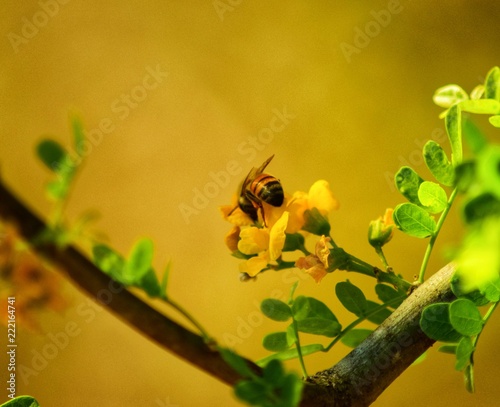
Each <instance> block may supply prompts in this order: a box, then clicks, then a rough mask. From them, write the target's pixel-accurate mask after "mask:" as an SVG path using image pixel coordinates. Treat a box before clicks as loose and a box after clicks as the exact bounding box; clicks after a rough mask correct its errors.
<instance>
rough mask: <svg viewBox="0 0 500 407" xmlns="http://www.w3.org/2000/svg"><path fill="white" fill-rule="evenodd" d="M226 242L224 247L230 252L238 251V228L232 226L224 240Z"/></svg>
mask: <svg viewBox="0 0 500 407" xmlns="http://www.w3.org/2000/svg"><path fill="white" fill-rule="evenodd" d="M224 240H225V242H226V246H227V247H228V248H229V250H231V252H235V251H236V250H238V241H239V240H240V227H239V226H234V227H233V228H232V229H231V230H230V231H229V233H228V234H227V235H226V237H225V238H224Z"/></svg>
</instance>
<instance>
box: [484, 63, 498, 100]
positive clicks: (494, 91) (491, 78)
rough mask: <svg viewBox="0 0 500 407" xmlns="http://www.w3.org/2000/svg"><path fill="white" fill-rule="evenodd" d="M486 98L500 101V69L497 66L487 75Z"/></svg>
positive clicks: (485, 83) (485, 84)
mask: <svg viewBox="0 0 500 407" xmlns="http://www.w3.org/2000/svg"><path fill="white" fill-rule="evenodd" d="M484 88H485V89H484V97H485V98H487V99H495V100H498V101H500V68H498V66H495V67H493V68H491V70H490V71H489V72H488V74H487V75H486V79H485V81H484Z"/></svg>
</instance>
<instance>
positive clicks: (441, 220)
mask: <svg viewBox="0 0 500 407" xmlns="http://www.w3.org/2000/svg"><path fill="white" fill-rule="evenodd" d="M457 193H458V189H457V188H455V189H454V190H453V192H452V193H451V195H450V198H449V199H448V203H447V205H446V208H445V210H444V211H443V213H442V214H441V216H440V217H439V220H438V222H437V225H436V231H435V232H434V234H433V235H432V236H431V238H430V240H429V244H428V245H427V249H426V250H425V254H424V258H423V260H422V265H421V266H420V273H419V275H418V282H419V283H420V284H422V283H423V282H424V277H425V270H426V269H427V264H428V263H429V259H430V257H431V253H432V249H433V248H434V243H435V242H436V239H437V237H438V235H439V232H440V231H441V228H442V226H443V223H444V221H445V219H446V216H447V215H448V212H449V211H450V209H451V206H452V204H453V201H454V200H455V197H456V196H457Z"/></svg>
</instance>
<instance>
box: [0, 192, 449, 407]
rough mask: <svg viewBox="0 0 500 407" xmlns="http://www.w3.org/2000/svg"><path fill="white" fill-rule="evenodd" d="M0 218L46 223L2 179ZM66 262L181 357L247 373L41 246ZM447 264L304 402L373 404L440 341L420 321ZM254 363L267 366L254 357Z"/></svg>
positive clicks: (83, 263) (23, 226)
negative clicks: (428, 349)
mask: <svg viewBox="0 0 500 407" xmlns="http://www.w3.org/2000/svg"><path fill="white" fill-rule="evenodd" d="M0 217H2V218H3V219H5V220H6V221H9V222H12V223H14V224H16V225H17V227H18V229H19V231H20V233H21V235H22V236H23V237H24V238H25V239H26V240H28V241H31V240H33V239H34V238H35V237H37V236H38V235H39V233H40V232H41V231H43V230H44V228H45V227H46V225H45V224H44V222H43V221H41V220H40V219H39V218H38V217H37V216H36V215H34V213H33V212H32V211H31V210H29V209H28V208H27V207H26V206H24V205H23V204H22V203H21V202H20V201H19V200H18V199H17V198H16V197H15V196H14V195H13V194H12V193H11V192H10V191H9V190H8V189H7V188H6V187H5V186H4V185H3V183H2V182H0ZM34 249H35V250H36V251H37V252H38V253H39V254H40V255H42V256H44V257H45V258H47V259H48V260H50V261H51V262H52V263H54V264H55V265H57V266H59V267H60V268H61V269H63V270H64V271H65V273H66V275H67V277H68V278H69V279H70V280H72V281H73V282H74V283H75V285H76V286H77V287H79V288H80V289H81V290H82V291H84V292H85V293H86V294H88V295H90V296H91V297H92V298H94V299H95V300H96V301H98V302H99V303H101V304H102V305H103V306H105V307H106V308H107V309H109V310H110V311H111V312H113V313H115V314H116V315H117V316H118V317H119V318H120V319H121V320H123V321H125V322H126V323H128V324H129V325H131V326H132V327H133V328H134V329H136V330H138V331H139V332H141V333H142V334H143V335H144V336H146V337H148V338H149V339H151V340H152V341H154V342H156V343H157V344H158V345H160V346H161V347H163V348H165V349H167V350H169V351H170V352H172V353H174V354H175V355H176V356H179V357H181V358H182V359H184V360H186V361H188V362H190V363H191V364H193V365H194V366H196V367H197V368H199V369H201V370H204V371H205V372H207V373H209V374H210V375H212V376H214V377H215V378H217V379H219V380H221V381H222V382H224V383H227V384H229V385H234V384H235V383H236V382H237V381H238V380H240V376H239V375H238V374H237V373H236V372H235V371H234V370H233V369H232V368H230V367H229V366H228V365H227V364H226V363H225V362H224V361H223V359H222V358H221V356H220V354H219V353H218V352H217V351H215V350H213V349H211V348H210V347H209V346H207V345H206V344H205V343H204V341H203V340H202V338H201V337H200V336H198V335H196V334H194V333H192V332H191V331H189V330H187V329H185V328H184V327H182V326H180V325H179V324H177V323H175V322H174V321H172V320H170V319H169V318H167V317H166V316H164V315H162V314H160V313H159V312H158V311H156V310H155V309H153V308H152V307H151V306H149V305H148V304H146V303H144V302H143V301H142V300H140V299H139V298H137V297H136V296H134V295H133V294H131V293H130V292H129V291H127V290H126V289H125V288H124V287H122V286H119V285H118V284H117V283H116V282H113V281H112V280H111V279H110V278H109V277H108V276H106V275H105V274H104V273H102V272H101V271H100V270H99V269H98V268H96V267H95V266H94V264H93V263H92V262H90V261H89V260H88V259H87V258H86V257H85V256H83V255H82V254H81V253H80V252H79V251H78V250H77V249H75V248H74V247H71V246H69V247H66V248H64V249H57V248H56V247H54V246H50V245H43V246H36V247H35V248H34ZM453 271H454V266H453V265H448V266H446V267H444V268H443V269H442V270H440V271H439V272H437V273H436V274H435V275H434V276H432V277H431V278H430V279H429V280H428V281H427V282H425V283H424V284H422V285H421V286H420V287H419V288H418V289H416V290H415V291H414V292H413V293H412V294H411V295H410V297H409V298H408V299H407V300H406V301H405V302H404V303H403V304H402V305H401V306H400V307H399V308H398V309H397V310H396V311H395V312H394V313H393V314H392V315H391V316H390V317H389V318H388V319H387V320H386V321H384V323H382V324H381V325H380V326H379V327H378V328H377V329H376V330H375V331H374V332H373V333H372V335H370V336H369V337H368V338H367V339H366V340H365V341H364V342H363V343H362V344H361V345H360V346H358V347H357V348H356V349H354V350H353V351H352V352H351V353H349V354H348V355H347V356H346V357H345V358H344V359H342V360H341V361H340V362H339V363H337V364H336V365H335V366H333V367H331V368H329V369H327V370H324V371H321V372H318V373H316V374H315V375H314V376H311V377H309V378H307V383H306V386H305V388H304V394H303V400H302V402H301V406H302V407H310V406H336V407H344V406H368V405H370V404H371V403H372V402H373V401H374V400H375V399H376V398H377V397H378V396H379V395H380V394H381V393H382V392H383V391H384V390H385V389H386V388H387V386H389V385H390V384H391V383H392V382H393V381H394V380H395V379H396V378H397V377H398V376H399V375H400V374H401V373H402V372H403V371H404V370H405V369H406V368H407V367H408V366H410V365H411V364H412V363H413V361H414V360H415V359H417V358H418V357H419V356H420V355H421V354H422V353H423V352H424V351H425V350H426V349H427V348H429V347H430V346H431V345H432V344H433V343H434V341H433V340H431V339H429V338H427V336H426V335H425V334H424V333H423V332H422V330H421V329H420V326H419V320H420V315H421V312H422V310H423V308H424V307H425V306H426V305H429V304H432V303H435V302H443V301H450V300H452V299H453V293H452V292H451V289H450V284H449V282H450V277H451V275H452V273H453ZM248 363H249V364H250V365H251V366H252V367H253V368H254V370H255V371H256V372H260V368H258V367H257V366H256V365H255V364H253V363H252V362H251V361H248Z"/></svg>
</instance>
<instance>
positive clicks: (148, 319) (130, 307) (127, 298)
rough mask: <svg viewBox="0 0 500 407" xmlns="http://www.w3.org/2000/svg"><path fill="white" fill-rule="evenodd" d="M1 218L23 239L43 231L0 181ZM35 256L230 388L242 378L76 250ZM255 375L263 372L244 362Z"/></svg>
mask: <svg viewBox="0 0 500 407" xmlns="http://www.w3.org/2000/svg"><path fill="white" fill-rule="evenodd" d="M0 217H2V218H3V219H5V220H6V221H8V222H12V223H13V224H14V225H16V226H17V229H18V231H19V233H20V234H21V235H22V236H23V237H24V239H26V240H27V241H33V240H34V239H35V238H36V237H38V236H39V235H40V233H41V232H42V231H43V230H45V228H46V225H45V223H44V222H43V221H42V220H41V219H40V218H39V217H37V216H36V215H35V214H34V213H33V212H32V211H31V210H29V209H28V208H27V207H26V206H25V205H24V204H23V203H22V202H20V201H19V200H18V199H17V198H16V197H15V196H14V195H13V194H12V193H11V192H10V191H9V190H8V189H7V188H6V187H5V185H4V184H3V183H2V182H1V181H0ZM33 250H35V251H36V252H37V253H38V254H39V255H41V256H43V257H44V258H46V259H47V260H49V261H50V262H51V263H52V264H54V265H55V266H58V267H59V268H61V269H62V270H63V271H64V273H65V274H66V276H67V277H68V278H69V279H70V280H71V281H72V282H73V283H74V284H75V285H76V286H77V287H78V288H79V289H80V290H82V291H83V292H84V293H86V294H87V295H89V296H90V297H91V298H93V299H94V300H95V301H96V302H98V303H99V304H100V305H102V306H103V307H105V308H107V309H108V310H109V311H111V312H112V313H114V314H115V315H116V316H117V317H118V318H119V319H121V320H122V321H124V322H126V323H127V324H128V325H130V326H131V327H132V328H134V329H135V330H137V331H139V332H140V333H142V334H143V335H144V336H146V337H147V338H149V339H150V340H152V341H153V342H155V343H157V344H158V345H160V346H161V347H162V348H164V349H166V350H168V351H170V352H172V353H173V354H175V355H177V356H178V357H180V358H182V359H184V360H186V361H187V362H189V363H191V364H193V365H195V366H196V367H198V368H199V369H201V370H204V371H205V372H207V373H208V374H210V375H212V376H214V377H216V378H217V379H219V380H221V381H222V382H224V383H227V384H229V385H234V384H235V383H237V382H238V381H239V380H241V376H240V375H239V374H237V373H236V372H235V371H234V370H233V369H232V368H231V367H229V366H228V365H227V364H226V362H225V361H224V360H223V359H222V357H221V356H220V354H219V352H217V351H215V350H213V349H211V348H210V347H208V346H207V345H206V344H205V342H204V341H203V339H202V338H201V337H200V336H198V335H196V334H194V333H193V332H191V331H189V330H187V329H186V328H184V327H182V326H181V325H179V324H177V323H176V322H174V321H172V320H171V319H169V318H167V317H166V316H165V315H163V314H161V313H159V312H158V311H156V310H155V309H154V308H152V307H151V306H149V305H148V304H146V303H145V302H143V301H142V300H140V299H139V298H137V297H136V296H135V295H133V294H132V293H131V292H129V291H127V290H126V289H125V288H124V287H123V286H121V285H119V284H118V283H116V282H115V281H113V280H111V279H110V278H109V277H108V276H107V275H106V274H104V273H103V272H102V271H101V270H99V269H98V268H97V267H96V266H95V265H94V264H93V263H92V262H91V261H89V260H88V259H87V258H86V257H85V256H84V255H83V254H82V253H80V252H79V251H78V250H77V249H76V248H74V247H72V246H68V247H66V248H64V249H58V248H57V247H55V246H53V245H36V246H33ZM248 363H249V364H250V365H251V366H252V367H253V368H254V370H255V371H256V372H261V369H260V368H259V367H258V366H257V365H255V364H254V363H252V362H251V361H248Z"/></svg>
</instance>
